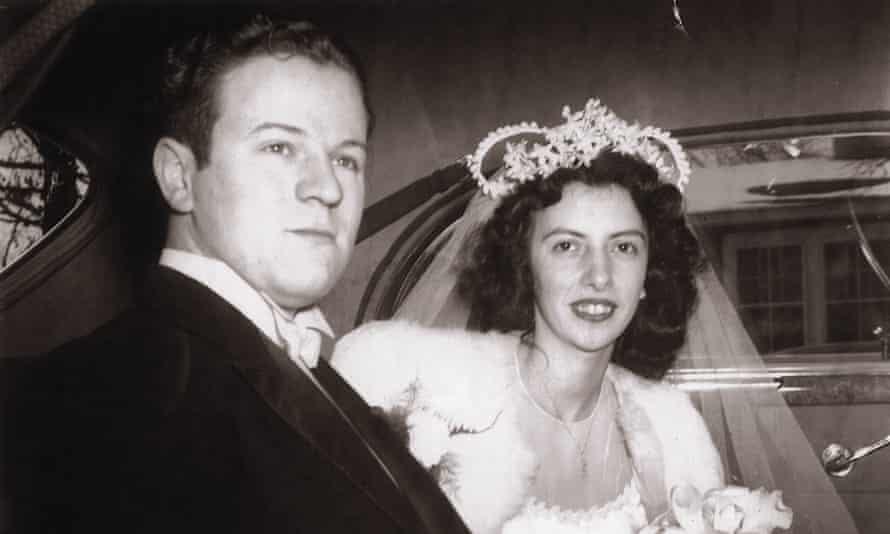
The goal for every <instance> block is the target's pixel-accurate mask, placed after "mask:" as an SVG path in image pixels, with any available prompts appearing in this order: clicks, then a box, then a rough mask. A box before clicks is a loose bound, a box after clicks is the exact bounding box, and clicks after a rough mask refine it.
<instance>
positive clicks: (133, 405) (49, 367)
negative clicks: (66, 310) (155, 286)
mask: <svg viewBox="0 0 890 534" xmlns="http://www.w3.org/2000/svg"><path fill="white" fill-rule="evenodd" d="M195 349H196V340H195V339H194V338H193V336H191V334H190V333H189V332H188V331H187V330H185V329H184V328H182V327H180V326H179V325H176V324H175V323H171V322H170V321H168V320H166V319H165V318H164V317H161V316H158V315H157V314H154V315H153V314H152V313H148V312H146V310H144V309H141V308H138V307H134V308H131V309H129V310H126V311H124V312H123V313H121V314H120V315H118V316H117V317H115V318H113V319H112V320H110V321H109V322H107V323H105V324H103V325H101V326H100V327H99V328H97V329H96V330H94V331H93V332H91V333H89V334H87V335H85V336H82V337H79V338H76V339H73V340H71V341H68V342H66V343H64V344H63V345H61V346H59V347H56V348H55V349H53V350H51V351H50V352H48V353H46V354H42V355H38V356H33V357H28V358H18V359H17V360H18V361H17V363H16V364H15V374H16V378H15V381H16V383H15V384H14V385H13V387H14V389H15V392H16V393H17V394H18V395H19V396H20V397H21V398H22V399H27V400H25V401H23V402H28V403H34V406H35V408H38V409H39V406H40V405H42V404H48V405H52V404H56V405H61V406H63V409H62V410H61V411H62V413H66V414H68V415H69V416H71V417H80V416H83V417H87V418H93V417H94V416H95V418H101V417H102V416H112V415H113V414H115V413H118V414H130V415H131V416H134V417H138V416H139V415H144V416H162V415H163V414H164V413H167V412H169V411H171V410H172V409H173V408H174V407H175V405H176V404H177V403H178V402H179V399H180V398H181V397H182V395H183V394H184V392H185V390H186V388H187V387H188V384H189V382H190V381H191V380H193V377H192V375H193V373H194V369H195V367H196V366H197V367H202V368H206V365H202V364H201V363H200V361H196V359H199V360H200V359H202V358H203V359H205V360H206V359H208V358H206V357H202V354H204V353H205V352H206V351H201V350H195ZM20 408H22V409H25V410H28V409H29V408H28V407H27V406H25V407H21V406H20ZM91 414H92V415H91Z"/></svg>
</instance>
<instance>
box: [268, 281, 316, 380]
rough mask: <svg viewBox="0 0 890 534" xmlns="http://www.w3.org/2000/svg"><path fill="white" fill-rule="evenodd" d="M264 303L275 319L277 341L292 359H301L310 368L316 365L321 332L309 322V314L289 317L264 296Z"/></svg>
mask: <svg viewBox="0 0 890 534" xmlns="http://www.w3.org/2000/svg"><path fill="white" fill-rule="evenodd" d="M264 300H265V301H266V304H268V305H269V309H270V310H272V319H274V321H275V333H276V335H277V337H278V340H277V341H278V342H279V344H280V346H281V348H283V349H284V350H285V352H287V354H288V356H290V357H291V359H292V360H294V361H298V360H302V362H303V363H305V364H306V365H307V366H308V367H309V368H310V369H314V368H315V367H316V366H317V365H318V358H319V356H320V355H321V332H320V331H319V328H318V327H317V326H316V325H314V324H311V323H313V322H314V321H312V320H311V316H310V315H307V314H300V313H298V314H296V315H294V316H291V317H289V316H288V314H287V313H286V312H285V311H284V310H282V309H281V307H280V306H278V305H277V304H275V303H274V302H272V301H271V300H270V299H269V298H268V297H265V296H264Z"/></svg>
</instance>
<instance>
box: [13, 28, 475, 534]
mask: <svg viewBox="0 0 890 534" xmlns="http://www.w3.org/2000/svg"><path fill="white" fill-rule="evenodd" d="M163 87H164V91H163V97H164V101H165V117H166V124H165V131H164V136H163V137H161V138H160V139H159V140H158V141H157V144H156V146H155V150H154V155H153V168H154V173H155V177H156V179H157V183H158V185H159V187H160V190H161V192H162V194H163V196H164V198H165V199H166V201H167V204H168V206H169V220H168V223H169V224H168V231H167V239H166V248H164V250H163V252H162V254H161V257H160V265H159V266H157V268H155V269H154V270H153V272H151V273H150V276H149V277H148V279H147V281H146V283H145V286H144V291H142V294H141V297H140V298H139V299H138V300H137V303H136V305H135V306H134V307H133V308H131V309H129V310H128V311H126V312H125V313H123V314H122V315H121V316H119V317H117V318H116V319H114V320H113V321H111V322H110V323H108V324H106V325H105V326H103V327H101V328H100V329H98V330H97V331H96V332H94V333H93V334H91V335H89V336H87V337H85V338H82V339H78V340H75V341H74V342H72V343H69V344H68V345H65V346H63V347H62V348H60V349H58V350H56V351H54V352H53V353H52V354H50V355H49V356H48V357H46V358H42V359H41V360H40V363H39V365H40V366H41V367H40V368H39V369H38V371H39V372H35V373H33V376H30V380H31V381H30V382H22V383H19V384H17V389H18V390H20V391H25V392H27V397H26V398H24V397H23V398H22V399H18V400H19V401H20V402H18V403H12V404H10V406H9V407H8V408H10V410H9V411H8V413H7V414H8V415H10V418H9V419H7V420H6V422H5V424H6V425H7V426H6V428H5V429H3V434H4V437H3V439H4V441H5V443H4V447H3V453H4V455H5V459H4V460H5V461H4V465H3V468H4V473H3V474H4V476H5V479H6V480H5V482H6V483H7V484H6V488H4V492H5V493H6V496H7V500H8V502H9V503H10V508H11V510H10V512H11V513H10V526H11V531H14V532H32V531H33V532H36V531H40V532H45V531H60V532H105V531H110V530H111V529H115V530H116V531H119V532H133V531H139V532H142V531H145V532H192V533H198V532H208V533H213V534H218V533H220V532H288V533H291V532H326V533H327V532H359V531H360V532H375V533H376V532H431V533H432V532H443V533H444V532H448V533H453V532H458V533H459V532H466V527H465V526H464V525H463V523H462V522H461V521H460V519H459V518H458V517H457V515H456V514H455V512H454V510H453V508H452V507H451V505H450V503H449V502H448V501H447V499H446V498H445V497H444V496H443V495H442V494H441V493H440V492H439V490H438V487H437V486H436V484H435V483H434V482H433V481H432V479H431V478H430V477H429V476H428V475H427V473H426V472H425V471H424V470H423V468H422V467H420V466H419V465H418V464H417V463H416V462H415V461H414V460H413V459H412V458H411V456H410V454H409V453H408V452H407V449H406V448H405V447H404V445H403V444H402V443H400V442H399V440H398V439H397V438H396V437H395V436H394V434H393V433H392V432H390V430H389V429H388V427H386V425H385V424H384V423H382V422H381V421H380V420H379V419H377V418H375V417H374V416H372V414H371V412H370V410H369V409H368V407H367V405H365V404H364V402H363V401H362V400H361V399H360V398H359V397H358V396H357V395H356V394H355V392H354V391H353V390H351V389H350V388H349V386H347V385H346V384H345V383H344V382H343V381H342V380H341V378H340V377H339V375H337V373H336V372H335V371H333V370H332V369H331V368H330V367H329V366H328V364H327V363H326V361H325V350H326V346H328V345H329V344H330V343H329V341H330V336H331V331H330V327H329V326H328V324H327V322H326V321H325V318H324V317H323V315H322V313H321V311H320V310H319V308H318V306H317V303H318V301H319V300H320V299H321V298H322V297H324V296H325V295H326V294H327V293H328V292H329V291H330V290H331V288H332V287H334V285H335V284H336V283H337V280H338V278H339V277H340V275H341V273H342V272H343V269H344V267H345V265H346V263H347V261H348V259H349V256H350V254H351V253H352V248H353V244H354V241H355V237H356V231H357V227H358V224H359V219H360V216H361V212H362V207H363V201H364V192H365V191H364V190H365V168H366V161H367V150H368V147H367V135H368V130H369V123H370V110H369V109H368V106H367V101H366V94H365V90H364V86H363V83H362V77H361V75H360V72H359V67H358V64H357V63H356V61H355V60H354V59H353V57H352V56H351V55H350V54H349V53H347V51H346V50H345V49H344V48H343V47H342V46H341V45H340V44H338V43H337V42H336V41H335V40H334V39H333V38H332V37H330V36H328V35H327V34H326V33H324V32H322V31H321V30H319V29H317V28H315V27H314V26H312V25H310V24H307V23H301V22H289V21H272V20H269V19H268V18H266V17H254V18H251V19H249V20H246V21H244V23H243V24H241V25H239V26H237V27H232V28H230V29H229V30H218V29H217V30H214V31H208V32H203V33H200V34H197V35H193V36H191V38H189V39H187V40H185V41H184V42H183V43H182V44H180V45H177V46H175V47H173V48H171V49H170V50H169V51H168V56H167V72H166V74H165V77H164V79H163Z"/></svg>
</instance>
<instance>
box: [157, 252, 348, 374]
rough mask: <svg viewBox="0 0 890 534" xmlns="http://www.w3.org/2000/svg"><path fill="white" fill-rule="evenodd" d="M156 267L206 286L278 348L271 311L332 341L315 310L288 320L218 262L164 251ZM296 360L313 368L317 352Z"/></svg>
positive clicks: (279, 338) (300, 313) (327, 328)
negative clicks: (173, 270) (175, 271)
mask: <svg viewBox="0 0 890 534" xmlns="http://www.w3.org/2000/svg"><path fill="white" fill-rule="evenodd" d="M158 263H160V264H161V265H164V266H167V267H170V268H171V269H175V270H177V271H179V272H181V273H182V274H184V275H186V276H188V277H190V278H193V279H195V280H197V281H198V282H200V283H202V284H204V285H205V286H207V287H208V288H209V289H210V290H211V291H213V292H214V293H216V294H217V295H219V296H220V297H222V298H223V299H224V300H226V301H227V302H228V303H229V304H231V305H232V306H234V307H235V308H236V309H237V310H238V311H240V312H241V313H242V314H244V315H245V316H246V317H247V318H248V319H249V320H250V322H252V323H253V324H254V325H256V327H257V328H259V329H260V331H261V332H262V333H263V334H264V335H266V336H267V337H268V338H269V339H272V340H274V341H276V342H277V343H279V344H280V343H281V341H282V340H281V336H280V335H279V331H278V328H277V326H276V322H275V317H274V316H273V314H274V313H275V312H273V310H272V308H273V307H275V308H276V309H277V312H278V313H280V314H281V316H282V317H284V318H285V319H286V320H287V321H291V322H293V323H296V324H297V325H298V326H299V327H300V328H310V329H314V330H318V331H319V332H321V333H323V334H325V335H327V336H329V337H331V338H333V337H334V333H333V331H332V330H331V326H330V325H329V324H328V322H327V320H326V319H325V317H324V314H323V313H322V311H321V309H320V308H319V307H318V306H313V307H311V308H307V309H305V310H302V311H299V312H297V313H296V314H295V315H294V316H293V317H290V316H289V314H288V313H287V312H286V311H285V310H283V309H282V308H281V307H280V306H278V305H277V304H275V303H274V302H273V301H272V300H271V299H269V298H267V297H264V296H263V295H262V294H261V293H260V292H258V291H257V290H256V289H254V288H253V287H252V286H251V285H250V284H248V283H247V282H246V281H245V280H244V279H243V278H241V277H240V276H239V275H238V274H237V273H236V272H235V271H234V270H233V269H232V268H231V267H229V266H228V265H227V264H226V263H224V262H222V261H219V260H216V259H213V258H208V257H206V256H201V255H199V254H194V253H192V252H186V251H182V250H176V249H172V248H165V249H164V250H163V251H162V252H161V258H160V260H159V262H158ZM313 353H314V354H313ZM300 356H301V357H302V358H303V359H304V360H305V363H306V364H307V365H309V366H310V367H315V365H316V364H317V362H318V348H316V347H313V348H312V349H311V350H310V353H309V354H304V351H302V350H301V351H300Z"/></svg>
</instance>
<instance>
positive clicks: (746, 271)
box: [687, 134, 890, 357]
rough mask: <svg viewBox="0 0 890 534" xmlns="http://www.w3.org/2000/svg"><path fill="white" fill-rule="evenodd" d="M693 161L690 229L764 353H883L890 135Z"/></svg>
mask: <svg viewBox="0 0 890 534" xmlns="http://www.w3.org/2000/svg"><path fill="white" fill-rule="evenodd" d="M689 155H690V159H691V162H692V165H693V173H692V183H691V184H690V185H689V187H688V188H687V199H688V206H687V208H688V211H689V213H690V218H691V221H692V223H693V225H694V227H695V229H696V232H697V235H698V237H699V239H700V240H701V241H702V243H703V245H704V247H705V249H706V251H707V254H708V258H709V260H710V262H711V264H712V265H713V266H714V269H715V271H716V273H717V274H718V276H719V277H720V279H721V280H722V281H723V285H724V287H725V288H726V291H727V292H728V293H729V296H730V297H731V299H732V301H733V303H734V305H735V306H736V310H737V311H738V313H739V316H740V317H741V319H742V321H743V323H744V325H745V327H746V329H747V330H748V332H749V334H750V335H751V337H752V338H753V341H754V343H755V345H756V347H757V349H758V352H760V353H761V354H765V355H774V356H780V355H785V356H788V355H795V356H797V357H805V356H816V355H819V354H826V353H833V354H835V355H846V356H850V357H855V356H866V357H867V356H869V355H878V354H880V353H881V350H882V347H883V345H884V343H883V341H884V339H885V332H887V331H888V330H890V322H888V321H890V279H888V278H887V277H886V275H885V274H884V273H883V269H888V268H890V227H888V225H887V224H886V220H887V214H888V213H890V202H888V195H890V136H888V135H875V134H868V135H844V136H819V137H809V138H783V139H774V140H765V141H746V142H742V143H734V144H725V145H716V146H707V147H702V148H694V149H691V150H690V151H689Z"/></svg>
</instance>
